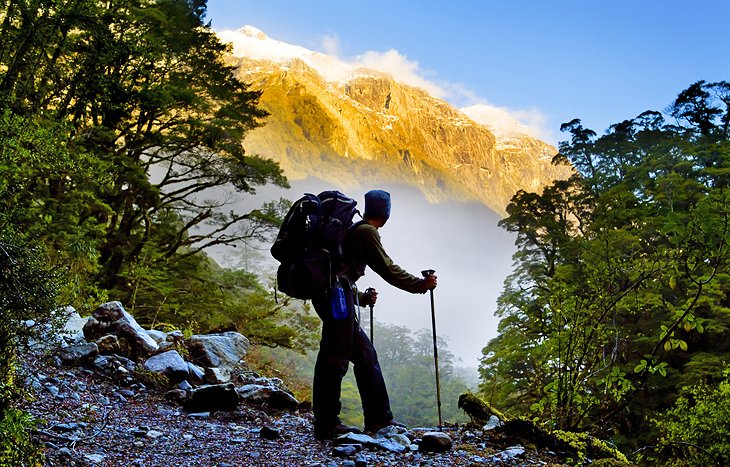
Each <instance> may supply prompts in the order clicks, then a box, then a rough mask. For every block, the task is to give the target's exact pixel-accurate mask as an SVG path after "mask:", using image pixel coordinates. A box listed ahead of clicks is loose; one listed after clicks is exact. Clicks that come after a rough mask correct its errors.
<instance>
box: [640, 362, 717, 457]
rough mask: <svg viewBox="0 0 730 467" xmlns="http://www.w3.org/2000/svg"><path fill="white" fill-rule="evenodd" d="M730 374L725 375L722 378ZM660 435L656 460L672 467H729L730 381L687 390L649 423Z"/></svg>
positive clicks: (699, 385) (701, 385)
mask: <svg viewBox="0 0 730 467" xmlns="http://www.w3.org/2000/svg"><path fill="white" fill-rule="evenodd" d="M729 375H730V372H729V371H728V370H726V371H725V377H728V376H729ZM652 422H653V423H654V425H655V426H656V427H657V429H658V430H659V432H660V441H659V447H660V450H659V452H658V454H657V455H658V456H659V457H660V460H662V461H671V462H672V463H673V464H674V465H697V466H704V465H707V464H708V462H709V463H710V464H712V463H714V464H716V465H730V381H728V380H727V379H726V380H724V381H722V382H720V383H719V384H718V385H716V386H709V385H707V384H698V385H696V386H693V387H691V388H687V389H686V393H685V394H684V395H683V396H681V397H680V398H679V399H678V400H677V402H676V403H675V404H674V406H673V407H672V408H671V409H669V410H667V411H666V412H665V413H664V414H662V415H661V416H659V417H657V418H655V419H653V420H652Z"/></svg>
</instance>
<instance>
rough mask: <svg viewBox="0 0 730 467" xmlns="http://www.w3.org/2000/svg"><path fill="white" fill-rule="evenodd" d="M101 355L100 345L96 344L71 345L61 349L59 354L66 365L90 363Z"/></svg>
mask: <svg viewBox="0 0 730 467" xmlns="http://www.w3.org/2000/svg"><path fill="white" fill-rule="evenodd" d="M97 355H99V347H97V345H96V344H94V343H91V344H76V345H70V346H68V347H66V348H64V349H62V350H61V352H60V353H59V354H58V356H59V357H60V358H61V361H62V362H63V363H64V364H65V365H82V364H84V363H89V362H91V361H93V360H94V358H95V357H96V356H97Z"/></svg>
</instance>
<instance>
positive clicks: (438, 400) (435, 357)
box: [421, 269, 443, 431]
mask: <svg viewBox="0 0 730 467" xmlns="http://www.w3.org/2000/svg"><path fill="white" fill-rule="evenodd" d="M435 273H436V271H434V270H433V269H426V270H425V271H421V274H423V277H429V276H433V275H434V274H435ZM428 291H429V293H430V294H431V327H432V329H433V363H434V367H435V368H436V404H437V408H438V413H439V431H443V428H442V427H443V423H442V421H441V383H439V352H438V347H437V346H436V308H435V307H434V304H433V289H429V290H428Z"/></svg>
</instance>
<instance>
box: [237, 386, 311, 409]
mask: <svg viewBox="0 0 730 467" xmlns="http://www.w3.org/2000/svg"><path fill="white" fill-rule="evenodd" d="M236 391H237V392H238V395H239V396H240V397H241V399H242V400H244V401H246V402H248V403H249V404H253V405H265V406H266V407H268V408H270V409H274V410H291V411H294V410H296V409H297V408H298V407H299V401H298V400H296V398H295V397H294V396H293V395H291V394H290V393H288V392H287V391H284V390H283V389H279V388H277V387H276V386H264V385H260V384H247V385H245V386H241V387H240V388H238V389H236Z"/></svg>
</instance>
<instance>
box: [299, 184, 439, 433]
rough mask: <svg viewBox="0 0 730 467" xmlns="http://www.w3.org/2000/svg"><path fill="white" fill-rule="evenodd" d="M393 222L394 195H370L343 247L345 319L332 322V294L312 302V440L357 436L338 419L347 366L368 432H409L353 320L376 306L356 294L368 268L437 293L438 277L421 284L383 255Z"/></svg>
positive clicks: (371, 295)
mask: <svg viewBox="0 0 730 467" xmlns="http://www.w3.org/2000/svg"><path fill="white" fill-rule="evenodd" d="M389 217H390V194H389V193H388V192H386V191H382V190H372V191H369V192H368V193H366V194H365V213H364V215H363V220H362V221H360V222H358V223H356V224H355V225H353V226H352V228H350V230H349V231H348V232H347V236H346V237H345V242H344V264H345V269H344V271H343V274H342V275H341V283H342V285H343V287H344V289H345V300H346V304H347V315H346V317H345V318H344V319H335V318H334V317H333V315H332V311H331V303H330V297H329V294H326V293H321V294H319V295H318V296H316V297H314V298H313V300H312V304H313V305H314V309H315V310H316V311H317V314H318V315H319V317H320V318H321V319H322V340H321V341H320V346H319V354H318V355H317V363H316V365H315V367H314V385H313V386H314V387H313V410H314V420H315V422H314V434H315V437H316V438H317V439H319V440H324V439H333V438H334V437H336V436H337V435H340V434H344V433H347V432H359V430H358V429H357V428H355V427H349V426H346V425H344V424H343V423H342V422H341V420H340V418H339V413H340V409H341V407H342V405H341V403H340V391H341V386H342V378H343V377H344V376H345V374H346V373H347V369H348V366H349V362H352V363H353V368H354V372H355V379H356V381H357V387H358V390H359V392H360V398H361V400H362V407H363V414H364V417H365V431H366V432H371V433H375V432H377V431H378V430H380V429H381V428H384V427H386V426H388V425H396V426H403V427H404V426H405V425H403V424H402V423H399V422H397V421H395V420H394V419H393V414H392V412H391V411H390V400H389V398H388V391H387V389H386V387H385V381H384V380H383V374H382V372H381V370H380V364H379V363H378V356H377V353H376V352H375V349H374V347H373V344H372V343H371V342H370V340H369V339H368V337H367V335H366V334H365V332H364V331H363V330H362V328H361V327H360V323H359V322H358V321H357V319H356V316H355V304H357V305H358V306H367V305H371V304H375V302H376V300H377V297H378V296H377V292H376V291H375V290H374V289H370V292H368V293H362V292H358V291H357V289H356V288H355V282H356V281H357V280H358V279H359V278H360V277H362V276H363V275H364V274H365V267H366V266H368V267H370V269H372V270H373V271H375V272H376V273H377V274H378V275H380V276H381V277H382V278H383V279H385V280H386V281H387V282H388V283H390V284H392V285H394V286H395V287H398V288H400V289H402V290H405V291H407V292H411V293H425V292H427V291H428V290H431V289H434V288H435V287H436V282H437V281H436V276H434V275H431V276H428V277H425V278H419V277H416V276H414V275H412V274H410V273H408V272H407V271H405V270H404V269H402V268H401V267H399V266H398V265H396V264H395V263H393V261H392V260H391V259H390V257H389V256H388V254H387V253H386V252H385V250H384V249H383V245H382V244H381V242H380V234H379V233H378V229H379V228H381V227H383V226H384V225H385V223H386V222H387V221H388V218H389Z"/></svg>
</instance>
